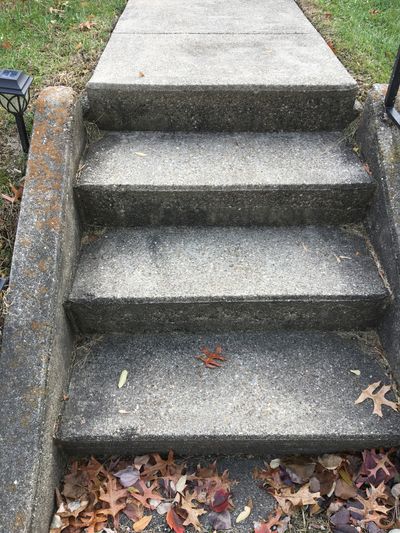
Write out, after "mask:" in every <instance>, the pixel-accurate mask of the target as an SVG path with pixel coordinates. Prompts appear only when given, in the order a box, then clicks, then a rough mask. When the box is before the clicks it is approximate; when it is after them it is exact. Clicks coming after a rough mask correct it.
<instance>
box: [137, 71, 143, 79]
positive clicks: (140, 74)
mask: <svg viewBox="0 0 400 533" xmlns="http://www.w3.org/2000/svg"><path fill="white" fill-rule="evenodd" d="M138 77H139V78H144V72H142V71H141V70H139V73H138Z"/></svg>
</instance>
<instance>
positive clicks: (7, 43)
mask: <svg viewBox="0 0 400 533" xmlns="http://www.w3.org/2000/svg"><path fill="white" fill-rule="evenodd" d="M1 47H2V48H4V49H5V50H10V49H11V48H12V44H11V43H10V41H2V43H1Z"/></svg>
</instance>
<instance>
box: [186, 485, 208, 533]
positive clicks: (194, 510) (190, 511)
mask: <svg viewBox="0 0 400 533" xmlns="http://www.w3.org/2000/svg"><path fill="white" fill-rule="evenodd" d="M194 499H195V493H194V492H192V493H191V494H188V495H187V496H185V497H182V498H181V503H180V507H181V509H183V510H184V511H186V513H187V517H186V518H185V521H184V522H183V524H182V525H183V526H193V527H194V528H195V530H196V531H201V529H202V528H201V524H200V522H199V519H198V517H199V516H201V515H203V514H204V513H206V511H205V509H201V508H198V507H197V506H195V505H193V503H192V502H193V500H194Z"/></svg>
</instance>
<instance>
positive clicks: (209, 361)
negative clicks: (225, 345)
mask: <svg viewBox="0 0 400 533" xmlns="http://www.w3.org/2000/svg"><path fill="white" fill-rule="evenodd" d="M200 350H201V351H202V352H203V354H204V355H196V359H199V360H200V361H201V362H202V363H204V365H205V366H206V367H207V368H218V367H221V366H222V365H221V364H220V363H217V361H226V358H225V357H223V356H222V355H221V353H222V347H221V346H220V345H219V344H217V346H216V347H215V350H214V351H213V352H211V351H210V350H209V349H208V348H207V347H203V348H201V349H200Z"/></svg>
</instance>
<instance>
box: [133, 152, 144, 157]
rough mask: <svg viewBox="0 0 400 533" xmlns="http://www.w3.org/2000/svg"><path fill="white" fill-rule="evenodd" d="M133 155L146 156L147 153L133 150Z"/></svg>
mask: <svg viewBox="0 0 400 533" xmlns="http://www.w3.org/2000/svg"><path fill="white" fill-rule="evenodd" d="M134 153H135V155H138V156H139V157H147V154H145V153H144V152H134Z"/></svg>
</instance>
